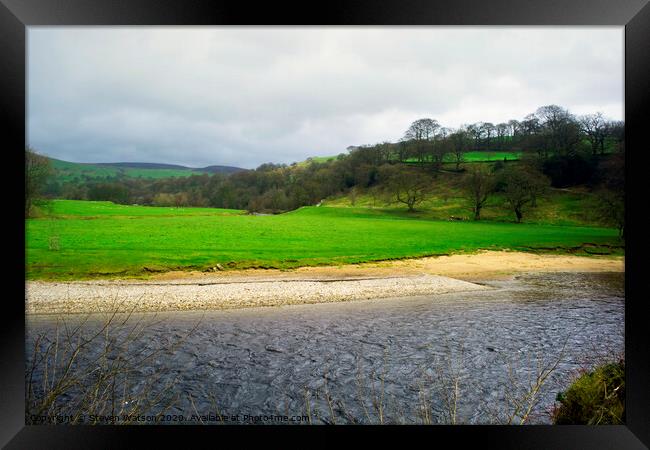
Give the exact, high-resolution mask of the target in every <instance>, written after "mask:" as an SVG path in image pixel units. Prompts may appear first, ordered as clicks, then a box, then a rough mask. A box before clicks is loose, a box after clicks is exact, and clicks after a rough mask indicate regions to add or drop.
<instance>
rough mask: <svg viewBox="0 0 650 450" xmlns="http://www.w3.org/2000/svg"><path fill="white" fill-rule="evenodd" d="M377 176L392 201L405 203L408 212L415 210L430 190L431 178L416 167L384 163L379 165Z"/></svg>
mask: <svg viewBox="0 0 650 450" xmlns="http://www.w3.org/2000/svg"><path fill="white" fill-rule="evenodd" d="M379 177H380V179H382V180H384V188H385V189H386V191H387V192H388V194H389V195H390V196H391V197H392V199H393V201H394V202H397V203H403V204H405V205H406V206H407V207H408V210H409V212H413V211H415V207H416V206H417V205H418V204H419V203H421V202H422V201H423V200H424V199H425V198H426V196H427V194H428V192H429V191H430V190H431V178H430V177H429V176H427V175H426V174H424V173H423V172H422V171H421V170H420V169H418V168H414V167H404V166H400V165H397V164H396V165H390V164H386V165H384V166H382V167H380V169H379Z"/></svg>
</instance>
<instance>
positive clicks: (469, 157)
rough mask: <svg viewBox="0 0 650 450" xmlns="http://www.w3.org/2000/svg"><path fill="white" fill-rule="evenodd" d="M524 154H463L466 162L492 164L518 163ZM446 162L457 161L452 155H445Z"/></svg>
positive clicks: (487, 152) (499, 152)
mask: <svg viewBox="0 0 650 450" xmlns="http://www.w3.org/2000/svg"><path fill="white" fill-rule="evenodd" d="M521 155H522V152H501V151H493V152H489V151H481V152H467V153H465V154H463V159H464V160H465V161H466V162H490V161H503V160H504V159H506V160H508V161H516V160H518V159H520V158H521ZM445 161H447V162H453V161H455V159H454V156H453V155H451V154H448V155H445Z"/></svg>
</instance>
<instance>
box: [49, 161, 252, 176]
mask: <svg viewBox="0 0 650 450" xmlns="http://www.w3.org/2000/svg"><path fill="white" fill-rule="evenodd" d="M49 159H50V161H51V163H52V167H53V168H54V171H55V178H57V179H58V180H60V181H77V180H78V181H81V180H84V179H110V178H122V177H129V178H147V179H158V178H170V177H189V176H191V175H197V174H202V173H205V174H213V173H223V174H230V173H234V172H239V171H242V170H246V169H242V168H240V167H232V166H218V165H212V166H207V167H200V168H194V167H186V166H180V165H175V164H159V163H141V162H116V163H93V164H91V163H75V162H69V161H63V160H59V159H55V158H49Z"/></svg>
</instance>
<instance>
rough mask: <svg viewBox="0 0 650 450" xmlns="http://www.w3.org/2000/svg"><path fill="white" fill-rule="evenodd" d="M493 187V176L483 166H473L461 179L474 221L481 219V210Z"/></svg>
mask: <svg viewBox="0 0 650 450" xmlns="http://www.w3.org/2000/svg"><path fill="white" fill-rule="evenodd" d="M494 186H495V177H494V174H493V173H492V172H490V170H489V169H487V168H486V167H485V166H483V165H474V166H472V167H470V168H469V169H468V171H467V174H466V175H465V177H464V179H463V187H464V189H465V193H466V196H467V198H468V199H469V201H470V203H471V206H472V211H473V212H474V220H480V219H481V210H482V209H483V206H485V203H486V202H487V199H488V197H489V195H490V194H491V193H492V192H493V191H494Z"/></svg>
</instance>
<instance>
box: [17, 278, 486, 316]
mask: <svg viewBox="0 0 650 450" xmlns="http://www.w3.org/2000/svg"><path fill="white" fill-rule="evenodd" d="M483 289H491V288H489V287H487V286H483V285H480V284H476V283H470V282H467V281H462V280H458V279H454V278H448V277H444V276H437V275H419V276H403V277H381V278H367V277H366V278H350V279H335V280H332V279H306V280H305V279H302V280H299V279H273V278H271V279H255V280H246V281H244V280H241V279H238V278H233V279H231V280H228V279H222V280H218V281H214V282H208V283H206V282H194V283H192V282H187V280H183V281H178V282H159V283H151V282H142V281H124V280H122V281H87V282H81V281H73V282H43V281H28V282H26V291H25V292H26V295H25V312H26V313H27V314H74V313H96V312H114V311H131V310H132V311H136V312H155V311H185V310H215V309H232V308H249V307H261V306H279V305H295V304H307V303H328V302H344V301H351V300H363V299H376V298H390V297H407V296H418V295H435V294H446V293H450V292H461V291H474V290H483Z"/></svg>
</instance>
